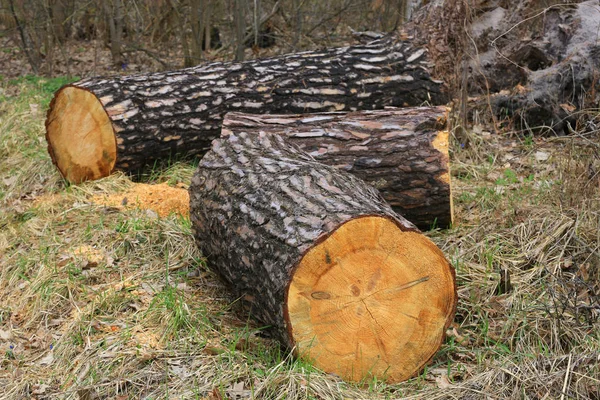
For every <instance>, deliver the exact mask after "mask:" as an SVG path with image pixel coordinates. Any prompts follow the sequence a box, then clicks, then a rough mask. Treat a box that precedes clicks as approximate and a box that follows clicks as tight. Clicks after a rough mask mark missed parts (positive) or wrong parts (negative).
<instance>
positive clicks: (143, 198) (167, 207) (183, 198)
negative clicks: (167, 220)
mask: <svg viewBox="0 0 600 400" xmlns="http://www.w3.org/2000/svg"><path fill="white" fill-rule="evenodd" d="M181 186H183V185H181ZM92 201H93V202H94V203H96V204H101V205H104V206H108V207H117V208H121V207H123V208H139V209H142V210H152V211H154V212H156V213H157V214H158V215H160V216H161V217H166V216H169V215H171V214H173V213H174V214H180V215H181V216H183V217H188V216H189V204H190V196H189V194H188V191H187V189H185V188H184V187H172V186H169V185H168V184H166V183H161V184H158V185H149V184H146V183H136V184H134V185H133V186H132V187H131V188H130V189H129V190H127V191H125V192H122V193H117V194H110V195H101V196H94V197H93V198H92Z"/></svg>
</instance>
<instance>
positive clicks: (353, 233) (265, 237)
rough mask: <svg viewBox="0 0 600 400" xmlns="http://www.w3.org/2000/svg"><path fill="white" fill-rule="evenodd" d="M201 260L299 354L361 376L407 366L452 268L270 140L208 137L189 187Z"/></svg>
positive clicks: (432, 322) (441, 325) (360, 188)
mask: <svg viewBox="0 0 600 400" xmlns="http://www.w3.org/2000/svg"><path fill="white" fill-rule="evenodd" d="M190 217H191V221H192V225H193V229H194V235H195V238H196V241H197V244H198V246H199V248H200V249H201V250H202V252H203V254H205V255H206V256H207V259H208V265H209V267H210V268H212V269H213V270H215V271H216V272H217V273H218V274H219V275H220V276H221V277H222V279H223V280H224V281H225V282H226V283H227V284H228V285H229V286H230V288H231V290H232V291H233V293H234V295H235V296H236V298H240V299H242V301H243V302H244V304H246V305H247V306H249V309H250V310H251V313H252V315H253V316H254V317H256V318H257V319H259V320H260V321H261V322H262V323H264V324H267V325H269V326H270V327H271V328H272V330H273V332H274V334H275V336H276V337H278V338H279V339H280V340H281V342H282V343H283V344H285V345H286V346H287V347H289V348H290V349H295V352H296V354H297V355H299V356H300V357H305V358H307V359H308V360H311V361H312V362H313V363H315V365H316V366H317V367H319V368H321V369H323V370H325V371H327V372H331V373H336V374H337V375H339V376H341V377H343V378H344V379H348V380H354V381H360V380H362V379H364V378H368V377H370V376H375V377H377V378H378V379H384V380H387V381H389V382H396V381H400V380H404V379H407V378H409V377H410V376H412V375H414V374H415V373H417V372H418V371H419V370H420V369H421V368H422V367H423V366H424V365H425V364H426V363H427V362H428V360H430V359H431V357H432V356H433V355H434V353H435V352H436V351H437V349H438V348H439V346H440V344H441V343H442V340H443V336H444V333H445V329H446V328H447V326H448V324H449V323H450V322H451V321H452V318H453V314H454V310H455V306H456V288H455V280H454V279H455V278H454V270H453V269H452V267H451V266H450V265H449V264H448V262H447V261H446V259H445V258H444V256H443V255H442V253H441V252H440V250H439V249H438V248H437V247H436V246H435V245H434V244H433V243H432V242H431V241H430V240H429V239H428V238H426V237H425V236H424V235H422V234H420V233H419V232H418V230H417V229H416V228H415V226H414V225H412V224H411V223H410V222H408V221H406V220H405V219H403V218H402V217H400V216H398V215H396V214H395V213H394V212H393V211H392V210H391V208H390V207H389V205H387V204H386V203H385V202H384V201H383V199H382V198H381V197H380V195H379V194H378V192H377V191H376V190H375V189H374V188H372V187H370V186H368V185H367V184H365V183H364V182H363V181H361V180H359V179H358V178H355V177H354V176H352V175H350V174H347V173H345V172H343V171H341V170H339V169H336V168H333V167H330V166H326V165H324V164H321V163H318V162H316V161H315V160H314V159H313V158H312V157H310V156H309V155H308V154H307V153H304V152H303V151H302V150H300V149H299V148H297V147H295V146H293V145H291V144H289V143H288V142H286V141H285V139H284V138H283V137H282V136H280V135H269V134H264V133H259V134H246V133H240V134H236V133H230V134H228V135H226V136H224V137H223V138H221V139H217V140H215V141H214V142H213V147H212V150H211V151H209V152H208V153H207V154H206V155H205V156H204V158H203V159H202V160H201V162H200V165H199V168H198V170H197V172H196V174H195V176H194V177H193V179H192V184H191V186H190Z"/></svg>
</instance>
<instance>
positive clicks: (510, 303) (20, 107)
mask: <svg viewBox="0 0 600 400" xmlns="http://www.w3.org/2000/svg"><path fill="white" fill-rule="evenodd" d="M66 82H67V80H62V79H39V78H25V79H19V80H14V81H1V82H0V85H1V87H2V91H1V93H2V96H4V97H3V99H2V101H1V102H0V385H1V387H3V392H2V393H0V398H2V399H4V398H6V399H20V398H30V397H37V398H64V399H77V398H119V399H126V398H131V399H137V398H146V399H163V398H190V399H198V398H199V399H221V398H223V399H224V398H260V399H343V398H352V399H355V398H356V399H358V398H360V399H362V398H365V399H367V398H373V399H396V398H409V399H410V398H413V399H420V398H427V399H438V398H507V399H508V398H540V399H541V398H548V399H550V398H561V396H562V395H564V398H580V399H594V398H596V399H597V398H599V397H600V389H599V388H600V367H599V365H600V362H599V360H598V356H599V354H600V324H599V321H598V318H599V316H600V298H599V294H600V234H598V232H599V231H600V180H599V175H598V173H597V172H596V171H600V157H599V155H598V148H597V146H598V143H599V138H598V136H596V137H590V136H589V135H588V136H586V139H587V140H581V138H579V137H576V136H573V137H566V138H561V139H553V140H552V141H548V140H543V139H541V138H536V137H525V138H519V137H512V136H510V135H506V136H503V137H500V136H496V135H491V136H489V137H486V138H485V140H480V138H478V139H477V141H473V142H474V143H476V145H472V146H469V147H467V148H461V147H460V146H458V145H457V146H455V147H454V148H453V154H452V166H453V179H454V180H453V186H454V187H453V191H454V200H455V208H456V220H457V223H456V227H455V228H453V229H451V230H448V231H433V232H430V233H428V235H430V237H431V238H432V239H433V240H434V241H435V242H436V243H437V244H438V245H439V246H440V247H441V248H442V250H443V251H444V253H445V254H446V255H447V257H448V259H449V260H450V261H451V262H452V264H453V265H454V266H455V268H456V270H457V281H458V293H459V304H458V310H457V314H456V318H455V321H454V324H453V325H452V326H451V327H450V329H449V330H448V337H447V340H446V342H445V343H444V345H443V346H442V348H441V349H440V351H439V353H438V354H437V355H436V357H435V359H434V360H433V363H432V364H431V365H429V366H428V367H427V368H426V370H425V371H423V372H422V373H421V374H419V375H418V376H417V377H415V378H413V379H411V380H409V381H407V382H404V383H401V384H397V385H388V384H385V383H383V382H380V381H377V380H368V381H365V382H362V383H361V384H348V383H344V382H342V381H340V380H339V379H338V378H336V377H334V376H331V375H327V374H324V373H322V372H320V371H318V370H316V369H315V368H313V367H312V366H310V365H309V364H307V363H306V362H304V361H302V360H295V359H293V358H292V357H290V356H289V354H288V353H287V352H286V351H285V350H282V349H281V348H280V347H279V345H278V344H277V343H276V342H275V341H273V340H272V339H270V338H269V337H268V330H265V329H264V327H262V326H260V325H257V324H256V323H255V322H254V321H253V320H252V319H251V318H248V316H247V315H246V314H244V312H243V311H242V310H241V307H239V305H238V304H237V303H236V302H235V299H232V298H230V297H229V294H228V292H227V290H226V289H225V288H223V287H222V285H221V284H220V283H219V281H218V279H217V278H216V277H215V276H214V275H213V274H212V273H211V272H210V271H209V270H207V269H206V266H205V263H204V260H203V257H202V255H201V254H200V253H199V252H198V250H197V248H196V245H195V243H194V240H193V237H192V234H191V226H190V223H189V220H187V219H184V218H181V217H178V216H175V215H172V216H170V217H166V218H157V217H156V216H151V215H148V214H147V213H145V212H144V211H143V210H136V209H130V210H117V209H113V208H111V207H103V206H99V205H97V204H95V203H93V202H92V201H90V198H91V197H92V196H94V195H101V194H106V193H114V192H119V191H120V190H123V188H125V187H127V186H128V185H130V178H129V177H127V176H124V175H122V174H115V175H113V176H111V177H108V178H105V179H103V180H100V181H96V182H88V183H84V184H81V185H73V186H71V185H68V184H66V183H65V182H64V181H63V180H62V179H61V178H60V176H59V174H58V173H57V171H56V170H55V169H54V167H53V166H52V164H51V161H50V158H49V156H48V154H47V150H46V143H45V139H44V129H43V120H44V113H45V107H46V106H47V104H48V101H49V99H50V97H51V94H52V93H53V91H54V90H55V89H56V88H58V87H60V86H61V85H62V84H64V83H66ZM542 150H543V151H544V152H546V153H548V154H549V155H550V157H549V158H548V160H545V161H537V160H536V157H535V153H536V151H542ZM193 171H194V166H193V165H189V164H185V163H175V164H173V165H171V166H169V167H167V168H161V169H157V170H155V171H153V172H151V173H150V174H149V175H147V176H141V177H136V179H141V180H143V181H146V182H169V183H170V184H178V183H182V184H186V183H187V182H188V181H189V178H190V176H191V174H192V173H193ZM500 273H503V274H506V273H508V274H509V276H510V283H511V289H510V290H509V291H507V292H505V293H502V294H500V292H499V291H498V286H499V284H500Z"/></svg>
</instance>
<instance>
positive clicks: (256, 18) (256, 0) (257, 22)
mask: <svg viewBox="0 0 600 400" xmlns="http://www.w3.org/2000/svg"><path fill="white" fill-rule="evenodd" d="M252 22H253V23H254V45H255V46H258V30H259V29H260V0H254V15H253V21H252Z"/></svg>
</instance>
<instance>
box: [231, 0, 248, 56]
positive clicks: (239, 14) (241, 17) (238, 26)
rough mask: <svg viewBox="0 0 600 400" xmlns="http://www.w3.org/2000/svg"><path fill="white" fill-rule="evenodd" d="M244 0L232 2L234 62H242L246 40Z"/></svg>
mask: <svg viewBox="0 0 600 400" xmlns="http://www.w3.org/2000/svg"><path fill="white" fill-rule="evenodd" d="M245 3H246V2H245V1H244V0H234V11H233V22H234V25H235V40H236V47H235V60H236V61H243V60H244V39H245V38H246V20H245V14H246V7H245Z"/></svg>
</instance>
